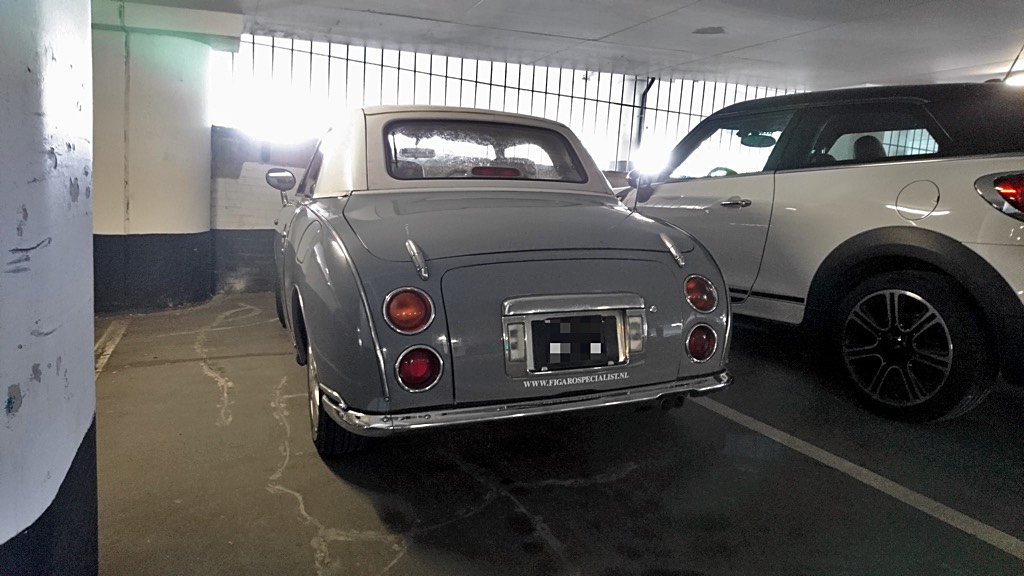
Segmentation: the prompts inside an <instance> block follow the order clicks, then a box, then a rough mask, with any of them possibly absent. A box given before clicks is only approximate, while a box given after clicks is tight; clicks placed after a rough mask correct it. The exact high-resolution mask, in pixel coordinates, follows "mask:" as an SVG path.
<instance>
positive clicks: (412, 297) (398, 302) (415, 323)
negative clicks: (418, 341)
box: [384, 288, 434, 334]
mask: <svg viewBox="0 0 1024 576" xmlns="http://www.w3.org/2000/svg"><path fill="white" fill-rule="evenodd" d="M384 318H385V319H386V320H387V321H388V324H389V325H390V326H391V327H392V328H394V329H395V330H396V331H398V332H401V333H402V334H417V333H419V332H422V331H424V330H426V329H427V326H430V322H431V320H433V319H434V305H433V303H431V301H430V296H427V294H426V293H425V292H423V291H422V290H417V289H415V288H399V289H398V290H395V291H394V292H392V293H391V294H388V297H387V298H385V299H384Z"/></svg>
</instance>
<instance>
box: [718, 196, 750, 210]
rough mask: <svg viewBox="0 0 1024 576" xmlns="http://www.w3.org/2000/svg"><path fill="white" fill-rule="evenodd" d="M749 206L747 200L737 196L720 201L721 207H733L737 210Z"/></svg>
mask: <svg viewBox="0 0 1024 576" xmlns="http://www.w3.org/2000/svg"><path fill="white" fill-rule="evenodd" d="M750 204H751V202H750V200H747V199H746V198H740V197H739V196H733V197H732V198H729V199H728V200H722V203H721V206H727V207H733V206H735V207H737V208H746V207H747V206H750Z"/></svg>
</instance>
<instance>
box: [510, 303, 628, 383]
mask: <svg viewBox="0 0 1024 576" xmlns="http://www.w3.org/2000/svg"><path fill="white" fill-rule="evenodd" d="M617 326H618V322H617V317H616V316H613V315H608V316H605V315H598V314H594V315H590V316H566V317H561V318H545V319H543V320H533V321H531V322H530V331H531V333H532V336H533V338H532V340H533V371H534V372H548V371H554V370H568V369H572V368H591V367H595V366H612V365H615V364H617V363H618V361H619V338H618V333H617V331H616V330H617Z"/></svg>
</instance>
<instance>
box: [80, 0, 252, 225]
mask: <svg viewBox="0 0 1024 576" xmlns="http://www.w3.org/2000/svg"><path fill="white" fill-rule="evenodd" d="M93 17H94V26H96V30H95V35H94V42H93V60H94V68H95V78H96V86H95V102H96V108H95V120H96V126H97V127H98V129H97V131H96V140H95V144H96V158H95V163H96V173H95V181H96V218H95V227H94V230H95V233H97V234H181V233H195V232H206V231H208V230H209V229H210V121H209V115H208V101H209V97H208V94H207V90H208V86H207V85H208V78H209V71H208V70H209V60H210V53H211V51H212V48H211V45H217V46H219V47H228V48H230V47H231V45H232V43H233V44H234V45H235V46H237V43H238V36H239V34H240V33H241V28H242V17H241V16H239V15H235V14H221V13H215V12H206V11H199V10H182V9H177V8H167V7H158V6H145V5H139V4H131V3H121V2H112V1H110V0H94V2H93ZM126 150H127V154H126V152H125V151H126Z"/></svg>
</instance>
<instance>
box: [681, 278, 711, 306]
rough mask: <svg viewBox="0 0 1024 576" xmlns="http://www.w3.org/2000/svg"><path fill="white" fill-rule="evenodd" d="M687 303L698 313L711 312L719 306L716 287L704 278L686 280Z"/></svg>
mask: <svg viewBox="0 0 1024 576" xmlns="http://www.w3.org/2000/svg"><path fill="white" fill-rule="evenodd" d="M685 286H686V301H687V302H689V303H690V306H693V309H694V310H696V311H698V312H711V311H713V310H714V309H715V307H717V306H718V293H717V292H715V285H714V284H712V283H711V281H710V280H708V279H707V278H705V277H703V276H696V275H694V276H690V277H688V278H687V279H686V285H685Z"/></svg>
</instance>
